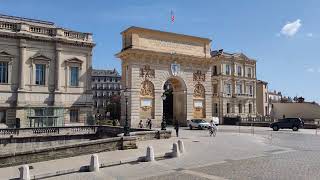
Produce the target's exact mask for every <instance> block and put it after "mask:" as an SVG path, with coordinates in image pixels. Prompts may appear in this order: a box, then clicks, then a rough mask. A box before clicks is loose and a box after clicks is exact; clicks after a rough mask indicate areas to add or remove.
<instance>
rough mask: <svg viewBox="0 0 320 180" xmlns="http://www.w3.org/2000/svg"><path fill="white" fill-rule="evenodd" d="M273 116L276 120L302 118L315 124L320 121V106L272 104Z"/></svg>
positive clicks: (310, 104) (307, 103)
mask: <svg viewBox="0 0 320 180" xmlns="http://www.w3.org/2000/svg"><path fill="white" fill-rule="evenodd" d="M271 116H272V117H273V118H274V119H281V118H283V116H285V117H286V118H294V117H297V118H302V119H304V120H305V121H306V122H311V123H313V122H314V121H315V120H317V119H319V120H320V106H319V105H318V104H316V103H309V102H305V103H272V109H271Z"/></svg>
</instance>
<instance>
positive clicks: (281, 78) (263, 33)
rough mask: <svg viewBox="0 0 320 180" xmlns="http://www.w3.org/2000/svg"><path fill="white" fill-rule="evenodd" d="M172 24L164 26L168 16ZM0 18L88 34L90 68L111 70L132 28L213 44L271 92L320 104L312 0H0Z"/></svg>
mask: <svg viewBox="0 0 320 180" xmlns="http://www.w3.org/2000/svg"><path fill="white" fill-rule="evenodd" d="M171 10H173V11H174V14H175V23H174V24H171V22H170V11H171ZM0 13H2V14H8V15H14V16H24V17H29V18H36V19H42V20H49V21H53V22H55V23H56V24H57V25H59V26H63V27H67V28H71V29H74V30H77V31H84V32H92V33H93V34H94V40H95V42H96V44H97V46H96V47H95V49H94V57H93V66H94V68H100V69H101V68H116V69H118V70H120V61H119V60H118V59H116V58H115V57H114V54H116V53H117V52H118V51H119V50H120V49H121V36H120V32H121V31H123V30H124V29H126V28H127V27H130V26H141V27H147V28H154V29H159V30H164V31H172V32H176V33H183V34H188V35H195V36H201V37H207V38H210V39H212V49H224V50H225V51H228V52H243V53H245V54H246V55H247V56H249V57H252V58H254V59H256V60H257V76H258V79H262V80H265V81H268V82H269V89H276V90H279V91H282V92H283V94H285V95H290V96H295V95H298V96H304V97H306V98H307V100H310V101H313V100H315V101H317V102H320V92H319V90H318V89H320V78H319V76H320V61H319V55H318V52H319V51H320V23H319V17H320V1H317V0H308V1H303V0H282V1H279V0H269V1H262V0H241V1H237V0H233V1H232V0H220V1H218V0H207V1H205V0H203V1H202V0H198V1H194V0H183V1H182V0H180V1H178V0H176V1H175V0H161V1H160V0H159V1H155V0H139V1H138V0H122V1H111V0H110V1H99V0H90V1H88V0H86V1H85V0H77V1H65V0H55V1H49V0H47V1H45V0H28V1H23V0H0Z"/></svg>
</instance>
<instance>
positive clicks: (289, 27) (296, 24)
mask: <svg viewBox="0 0 320 180" xmlns="http://www.w3.org/2000/svg"><path fill="white" fill-rule="evenodd" d="M301 25H302V24H301V20H300V19H297V20H295V21H293V22H288V23H287V24H286V25H284V26H283V27H282V29H281V32H280V33H281V34H283V35H285V36H288V37H291V36H294V35H295V34H296V33H297V32H298V30H299V29H300V27H301Z"/></svg>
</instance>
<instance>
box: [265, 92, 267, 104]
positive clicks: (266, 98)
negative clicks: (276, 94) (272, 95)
mask: <svg viewBox="0 0 320 180" xmlns="http://www.w3.org/2000/svg"><path fill="white" fill-rule="evenodd" d="M265 97H266V98H265V102H266V103H267V102H268V93H265Z"/></svg>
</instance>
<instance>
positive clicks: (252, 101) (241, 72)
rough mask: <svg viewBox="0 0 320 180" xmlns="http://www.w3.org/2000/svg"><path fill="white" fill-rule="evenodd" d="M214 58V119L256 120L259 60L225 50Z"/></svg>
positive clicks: (216, 52)
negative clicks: (254, 118)
mask: <svg viewBox="0 0 320 180" xmlns="http://www.w3.org/2000/svg"><path fill="white" fill-rule="evenodd" d="M211 55H212V59H213V61H212V77H211V81H212V92H213V94H212V95H213V116H216V117H220V119H222V120H223V119H224V118H225V117H229V118H236V117H241V118H248V117H256V61H255V60H253V59H250V58H248V57H247V56H245V55H244V54H242V53H240V54H238V53H234V54H231V53H225V52H223V50H220V51H213V52H212V53H211Z"/></svg>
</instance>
